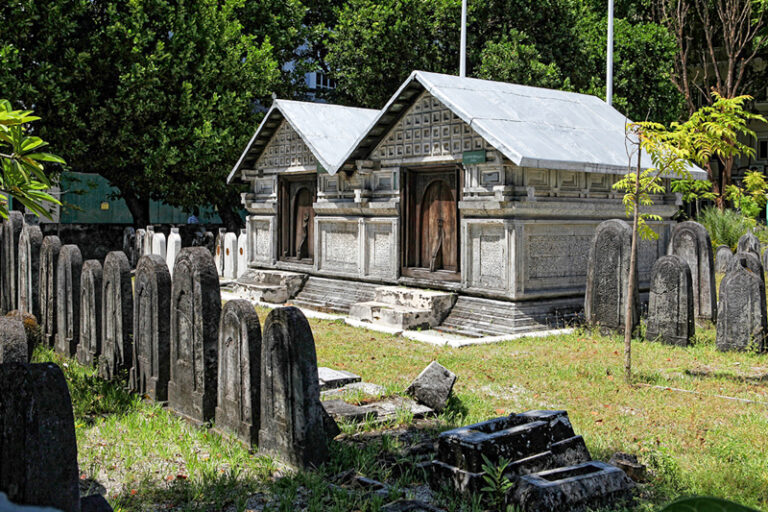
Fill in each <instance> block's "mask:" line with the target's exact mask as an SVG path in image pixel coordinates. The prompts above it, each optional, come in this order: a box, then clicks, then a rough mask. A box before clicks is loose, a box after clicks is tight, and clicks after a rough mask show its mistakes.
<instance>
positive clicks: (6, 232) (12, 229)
mask: <svg viewBox="0 0 768 512" xmlns="http://www.w3.org/2000/svg"><path fill="white" fill-rule="evenodd" d="M23 227H24V215H22V213H21V212H18V211H10V212H8V218H7V219H5V220H4V221H3V248H2V260H1V261H0V267H1V268H2V272H3V283H2V288H1V289H0V299H1V302H2V303H1V304H0V305H2V310H3V313H7V312H8V311H11V310H14V309H18V301H19V264H18V250H19V236H21V229H22V228H23Z"/></svg>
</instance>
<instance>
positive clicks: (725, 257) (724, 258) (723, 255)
mask: <svg viewBox="0 0 768 512" xmlns="http://www.w3.org/2000/svg"><path fill="white" fill-rule="evenodd" d="M732 258H733V251H731V248H730V247H728V246H727V245H719V246H718V247H717V250H716V251H715V270H716V271H717V272H719V273H721V274H725V271H726V270H728V266H729V265H730V263H731V259H732Z"/></svg>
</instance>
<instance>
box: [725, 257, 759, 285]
mask: <svg viewBox="0 0 768 512" xmlns="http://www.w3.org/2000/svg"><path fill="white" fill-rule="evenodd" d="M736 267H744V268H746V269H749V271H750V272H752V273H753V274H755V275H756V276H758V277H760V281H761V282H762V283H763V285H765V275H764V271H765V269H764V268H763V264H762V263H760V258H759V257H757V256H755V253H753V252H752V251H748V252H737V253H736V254H734V255H733V258H731V263H730V265H729V267H728V268H727V269H726V271H725V273H726V275H727V274H728V272H730V271H731V270H732V269H734V268H736ZM720 284H721V285H722V282H721V283H720Z"/></svg>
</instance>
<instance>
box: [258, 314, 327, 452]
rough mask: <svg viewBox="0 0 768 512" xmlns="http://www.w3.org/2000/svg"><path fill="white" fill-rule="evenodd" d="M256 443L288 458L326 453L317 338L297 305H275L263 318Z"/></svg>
mask: <svg viewBox="0 0 768 512" xmlns="http://www.w3.org/2000/svg"><path fill="white" fill-rule="evenodd" d="M261 365H262V370H261V430H260V431H259V449H260V450H262V451H264V452H266V453H270V454H272V455H274V456H276V457H278V458H280V459H281V460H283V461H285V462H287V463H288V464H291V465H294V466H301V467H309V466H313V465H314V466H317V465H320V464H322V463H323V462H325V461H326V460H327V459H328V445H327V438H326V434H325V429H324V426H323V417H324V415H323V413H324V411H323V406H322V404H321V403H320V384H319V382H318V376H317V355H316V354H315V340H314V338H313V337H312V330H311V329H310V327H309V323H308V322H307V319H306V318H305V317H304V314H303V313H302V312H301V311H300V310H299V309H297V308H294V307H286V308H277V309H274V310H272V312H271V313H270V314H269V316H268V317H267V320H266V322H265V323H264V339H263V342H262V353H261Z"/></svg>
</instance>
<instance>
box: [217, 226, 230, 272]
mask: <svg viewBox="0 0 768 512" xmlns="http://www.w3.org/2000/svg"><path fill="white" fill-rule="evenodd" d="M226 234H227V230H226V229H224V228H219V234H218V235H216V252H215V256H214V259H215V261H216V271H217V272H218V273H219V275H220V276H223V275H224V237H225V236H226Z"/></svg>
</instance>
